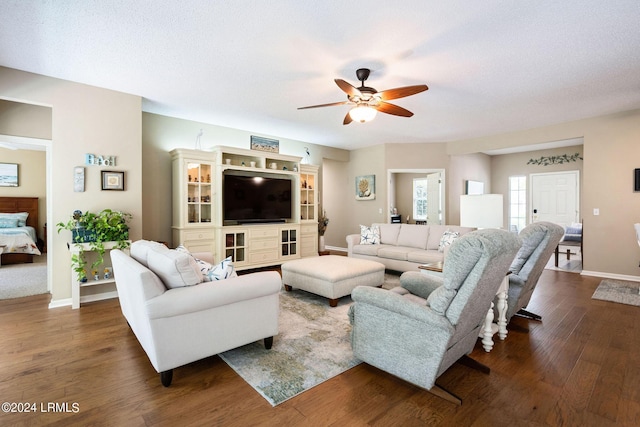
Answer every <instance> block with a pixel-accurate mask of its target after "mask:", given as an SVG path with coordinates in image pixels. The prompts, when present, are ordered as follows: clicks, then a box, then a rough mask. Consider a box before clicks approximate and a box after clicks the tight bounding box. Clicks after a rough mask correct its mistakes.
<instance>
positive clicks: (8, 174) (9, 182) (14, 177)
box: [0, 163, 20, 187]
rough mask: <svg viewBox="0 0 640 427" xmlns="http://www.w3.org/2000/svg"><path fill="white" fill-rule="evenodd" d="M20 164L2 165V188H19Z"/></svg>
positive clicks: (0, 176) (0, 175) (0, 177)
mask: <svg viewBox="0 0 640 427" xmlns="http://www.w3.org/2000/svg"><path fill="white" fill-rule="evenodd" d="M19 185H20V182H19V181H18V164H17V163H0V187H18V186H19Z"/></svg>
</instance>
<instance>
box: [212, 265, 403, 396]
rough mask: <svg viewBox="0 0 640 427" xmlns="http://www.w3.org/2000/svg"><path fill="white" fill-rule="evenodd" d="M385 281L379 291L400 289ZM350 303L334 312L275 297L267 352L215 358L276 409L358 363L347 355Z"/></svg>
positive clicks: (248, 348)
mask: <svg viewBox="0 0 640 427" xmlns="http://www.w3.org/2000/svg"><path fill="white" fill-rule="evenodd" d="M399 283H400V282H399V276H397V275H393V274H386V275H385V284H384V285H383V287H384V288H387V289H390V288H392V287H394V286H397V285H398V284H399ZM350 305H351V299H350V298H349V297H344V298H341V299H340V300H339V302H338V306H337V307H333V308H332V307H329V302H328V300H327V299H326V298H323V297H319V296H317V295H314V294H310V293H308V292H304V291H300V290H296V289H294V290H293V291H291V292H286V291H284V290H283V291H281V292H280V318H279V322H280V323H279V329H280V333H279V334H278V335H277V336H276V337H275V338H274V340H273V347H272V348H271V350H266V349H265V348H264V344H263V342H262V341H258V342H255V343H252V344H248V345H245V346H243V347H239V348H236V349H234V350H229V351H227V352H224V353H222V354H220V357H221V358H222V360H224V361H225V362H226V363H227V364H228V365H229V366H230V367H231V368H232V369H233V370H234V371H236V372H237V373H238V375H240V376H241V377H242V378H243V379H244V380H245V381H246V382H247V383H249V385H251V387H253V388H254V389H255V390H256V391H257V392H258V393H260V395H261V396H262V397H264V398H265V399H266V400H267V401H268V402H269V403H270V404H271V405H272V406H276V405H278V404H280V403H282V402H284V401H286V400H287V399H290V398H292V397H294V396H296V395H298V394H300V393H302V392H304V391H306V390H309V389H310V388H312V387H315V386H316V385H318V384H320V383H322V382H324V381H326V380H328V379H331V378H333V377H335V376H336V375H339V374H341V373H343V372H345V371H347V370H348V369H351V368H353V367H354V366H356V365H358V364H360V363H361V362H360V361H359V360H358V359H356V358H355V357H353V352H352V351H351V340H350V336H349V334H350V332H351V325H350V324H349V318H348V316H347V312H348V311H349V307H350Z"/></svg>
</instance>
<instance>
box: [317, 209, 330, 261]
mask: <svg viewBox="0 0 640 427" xmlns="http://www.w3.org/2000/svg"><path fill="white" fill-rule="evenodd" d="M327 225H329V218H327V211H325V210H323V211H322V214H320V217H319V218H318V234H319V235H320V239H319V244H320V252H323V251H324V233H325V232H326V231H327Z"/></svg>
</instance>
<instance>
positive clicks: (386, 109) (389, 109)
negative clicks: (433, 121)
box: [374, 101, 413, 117]
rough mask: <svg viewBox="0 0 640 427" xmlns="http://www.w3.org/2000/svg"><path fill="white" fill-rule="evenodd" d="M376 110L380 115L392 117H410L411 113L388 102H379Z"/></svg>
mask: <svg viewBox="0 0 640 427" xmlns="http://www.w3.org/2000/svg"><path fill="white" fill-rule="evenodd" d="M374 108H375V109H376V110H378V111H380V112H381V113H387V114H393V115H394V116H402V117H411V116H413V113H412V112H411V111H409V110H406V109H404V108H402V107H398V106H397V105H394V104H390V103H388V102H384V101H381V102H380V103H379V104H378V105H377V106H376V107H374Z"/></svg>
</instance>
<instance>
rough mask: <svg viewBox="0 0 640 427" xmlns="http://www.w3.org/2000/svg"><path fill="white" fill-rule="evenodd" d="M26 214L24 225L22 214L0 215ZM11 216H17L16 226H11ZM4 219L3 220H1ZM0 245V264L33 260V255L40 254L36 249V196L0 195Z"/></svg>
mask: <svg viewBox="0 0 640 427" xmlns="http://www.w3.org/2000/svg"><path fill="white" fill-rule="evenodd" d="M22 212H25V213H27V214H28V216H27V218H26V220H24V225H22V222H21V220H22V218H23V217H24V215H23V216H19V215H2V214H18V213H22ZM13 218H17V220H18V223H17V224H15V225H18V226H17V227H12V225H14V224H13V223H12V220H13ZM3 220H4V221H3ZM0 222H2V224H3V225H4V226H3V227H2V228H0V246H2V247H3V248H2V249H3V250H2V255H1V257H2V259H1V260H0V265H5V264H20V263H25V262H33V257H34V255H41V253H40V249H38V246H37V242H38V235H37V234H38V233H37V230H38V198H37V197H0Z"/></svg>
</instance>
